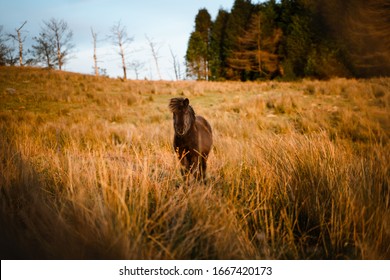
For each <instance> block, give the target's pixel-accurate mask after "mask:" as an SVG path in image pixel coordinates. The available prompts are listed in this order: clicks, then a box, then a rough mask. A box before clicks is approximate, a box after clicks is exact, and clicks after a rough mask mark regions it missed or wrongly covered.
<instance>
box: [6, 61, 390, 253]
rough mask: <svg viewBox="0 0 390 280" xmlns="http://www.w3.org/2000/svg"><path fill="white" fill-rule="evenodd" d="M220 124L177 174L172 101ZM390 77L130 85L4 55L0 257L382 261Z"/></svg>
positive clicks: (387, 236) (389, 235)
mask: <svg viewBox="0 0 390 280" xmlns="http://www.w3.org/2000/svg"><path fill="white" fill-rule="evenodd" d="M180 95H185V96H187V97H188V98H189V99H190V103H191V104H192V106H193V107H194V109H195V112H196V113H197V114H200V115H203V116H204V117H206V118H207V119H208V120H209V122H210V123H211V125H212V127H213V132H214V148H213V150H212V152H211V154H210V158H209V173H208V178H209V180H208V182H207V185H200V184H197V183H195V182H192V183H191V184H190V185H189V186H185V185H184V184H183V182H182V179H181V176H180V172H179V163H178V162H177V160H176V158H175V155H174V153H173V148H172V137H173V127H172V117H171V114H170V113H169V110H168V107H167V106H168V103H169V99H170V98H172V97H174V96H180ZM389 140H390V79H389V78H381V79H372V80H346V79H335V80H331V81H324V82H319V81H302V82H295V83H277V82H264V83H233V82H232V83H206V82H204V83H202V82H189V81H188V82H151V81H127V82H123V81H120V80H113V79H108V78H96V77H92V76H86V75H80V74H71V73H63V72H57V71H48V70H43V69H33V68H23V69H21V68H11V67H0V188H1V189H0V195H1V197H0V227H1V230H0V254H1V257H2V259H4V258H43V259H45V258H49V259H51V258H55V259H63V258H64V259H84V258H86V259H91V258H92V259H100V258H103V259H107V258H113V259H256V258H259V259H261V258H267V259H389V258H390V226H389V225H390V191H389V182H390V169H389V168H390V162H389V161H390V142H389Z"/></svg>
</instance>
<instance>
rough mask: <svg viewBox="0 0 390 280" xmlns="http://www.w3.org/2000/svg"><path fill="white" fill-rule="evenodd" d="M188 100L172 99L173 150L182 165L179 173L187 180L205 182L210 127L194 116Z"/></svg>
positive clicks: (211, 142) (204, 120)
mask: <svg viewBox="0 0 390 280" xmlns="http://www.w3.org/2000/svg"><path fill="white" fill-rule="evenodd" d="M189 103H190V101H189V100H188V98H181V97H179V98H172V99H171V100H170V102H169V109H170V111H171V112H172V113H173V127H174V130H175V135H174V138H173V148H174V150H175V152H176V155H177V157H178V158H179V161H180V163H181V165H182V168H181V173H182V175H183V177H185V178H187V179H188V175H189V174H191V173H192V174H193V175H194V177H195V179H196V180H198V181H200V180H202V181H203V182H204V183H205V182H206V169H207V157H208V155H209V153H210V150H211V146H212V144H213V133H212V129H211V125H210V124H209V123H208V121H207V120H206V119H205V118H203V117H202V116H197V115H195V111H194V109H193V108H192V107H191V106H190V105H189Z"/></svg>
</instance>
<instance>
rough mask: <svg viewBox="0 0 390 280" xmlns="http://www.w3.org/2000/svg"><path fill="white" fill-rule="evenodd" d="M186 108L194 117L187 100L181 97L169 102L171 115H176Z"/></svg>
mask: <svg viewBox="0 0 390 280" xmlns="http://www.w3.org/2000/svg"><path fill="white" fill-rule="evenodd" d="M186 102H187V103H186ZM186 107H188V108H189V109H190V111H191V112H193V113H194V115H195V112H194V109H192V107H191V106H190V105H188V99H187V98H182V97H177V98H172V99H171V101H170V102H169V109H170V110H171V112H172V113H178V112H180V111H182V110H184V109H185V108H186Z"/></svg>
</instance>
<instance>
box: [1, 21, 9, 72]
mask: <svg viewBox="0 0 390 280" xmlns="http://www.w3.org/2000/svg"><path fill="white" fill-rule="evenodd" d="M8 40H9V37H7V36H6V34H4V33H3V26H2V25H0V65H1V66H4V65H7V64H8V61H7V56H8V52H9V49H10V48H9V46H8V45H7V42H8Z"/></svg>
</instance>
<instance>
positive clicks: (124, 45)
mask: <svg viewBox="0 0 390 280" xmlns="http://www.w3.org/2000/svg"><path fill="white" fill-rule="evenodd" d="M26 23H27V21H25V22H24V23H23V24H22V25H21V26H19V27H18V28H15V30H14V31H13V32H5V31H4V30H3V26H1V25H0V66H14V65H18V66H26V65H28V66H41V67H45V68H50V69H59V70H62V69H63V66H64V64H66V63H67V62H68V61H69V60H70V59H71V58H74V56H73V54H74V48H75V45H74V43H73V31H72V30H71V29H70V28H69V26H68V23H67V22H66V21H64V20H60V19H56V18H51V19H50V20H48V21H43V24H42V27H41V30H40V32H39V34H38V35H37V36H34V37H32V44H31V45H30V46H29V47H28V48H26V46H25V41H26V37H27V36H26V35H25V34H26V33H27V31H25V26H26ZM91 37H92V39H93V60H94V63H93V66H92V68H93V71H92V72H93V73H94V74H95V75H96V76H98V75H107V72H106V69H104V68H101V67H99V66H98V64H99V62H100V60H99V59H98V57H97V48H98V47H97V44H98V43H101V42H102V40H101V39H99V38H98V34H97V33H96V32H95V31H94V30H93V28H92V27H91ZM145 37H146V39H147V41H148V45H149V47H150V50H151V53H152V57H153V60H154V62H155V67H156V70H157V73H158V76H159V79H160V80H161V79H162V77H161V73H160V68H159V54H158V51H159V47H160V46H159V45H158V43H156V42H155V41H154V40H153V39H151V38H149V37H148V36H146V35H145ZM105 40H106V41H109V42H110V43H111V44H112V45H113V47H114V49H115V50H116V52H117V55H118V56H119V58H120V61H121V69H122V70H123V76H122V79H124V80H126V79H127V72H128V70H129V69H131V70H133V71H134V73H135V76H136V79H139V75H140V72H141V70H142V69H143V67H144V66H145V63H143V62H142V61H139V60H137V59H133V60H131V61H129V60H128V58H129V55H130V54H131V53H133V52H135V51H136V50H134V49H133V48H132V47H131V43H132V42H133V37H131V36H129V35H128V33H127V28H126V26H124V25H123V24H122V23H121V22H120V21H119V22H117V23H115V24H114V25H112V26H111V28H110V32H109V34H108V35H107V36H106V38H105ZM170 52H171V55H172V64H173V69H174V74H175V78H176V80H179V79H182V74H181V70H180V65H179V60H178V58H177V56H176V55H175V54H174V53H173V51H172V49H170ZM91 54H92V50H91Z"/></svg>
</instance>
